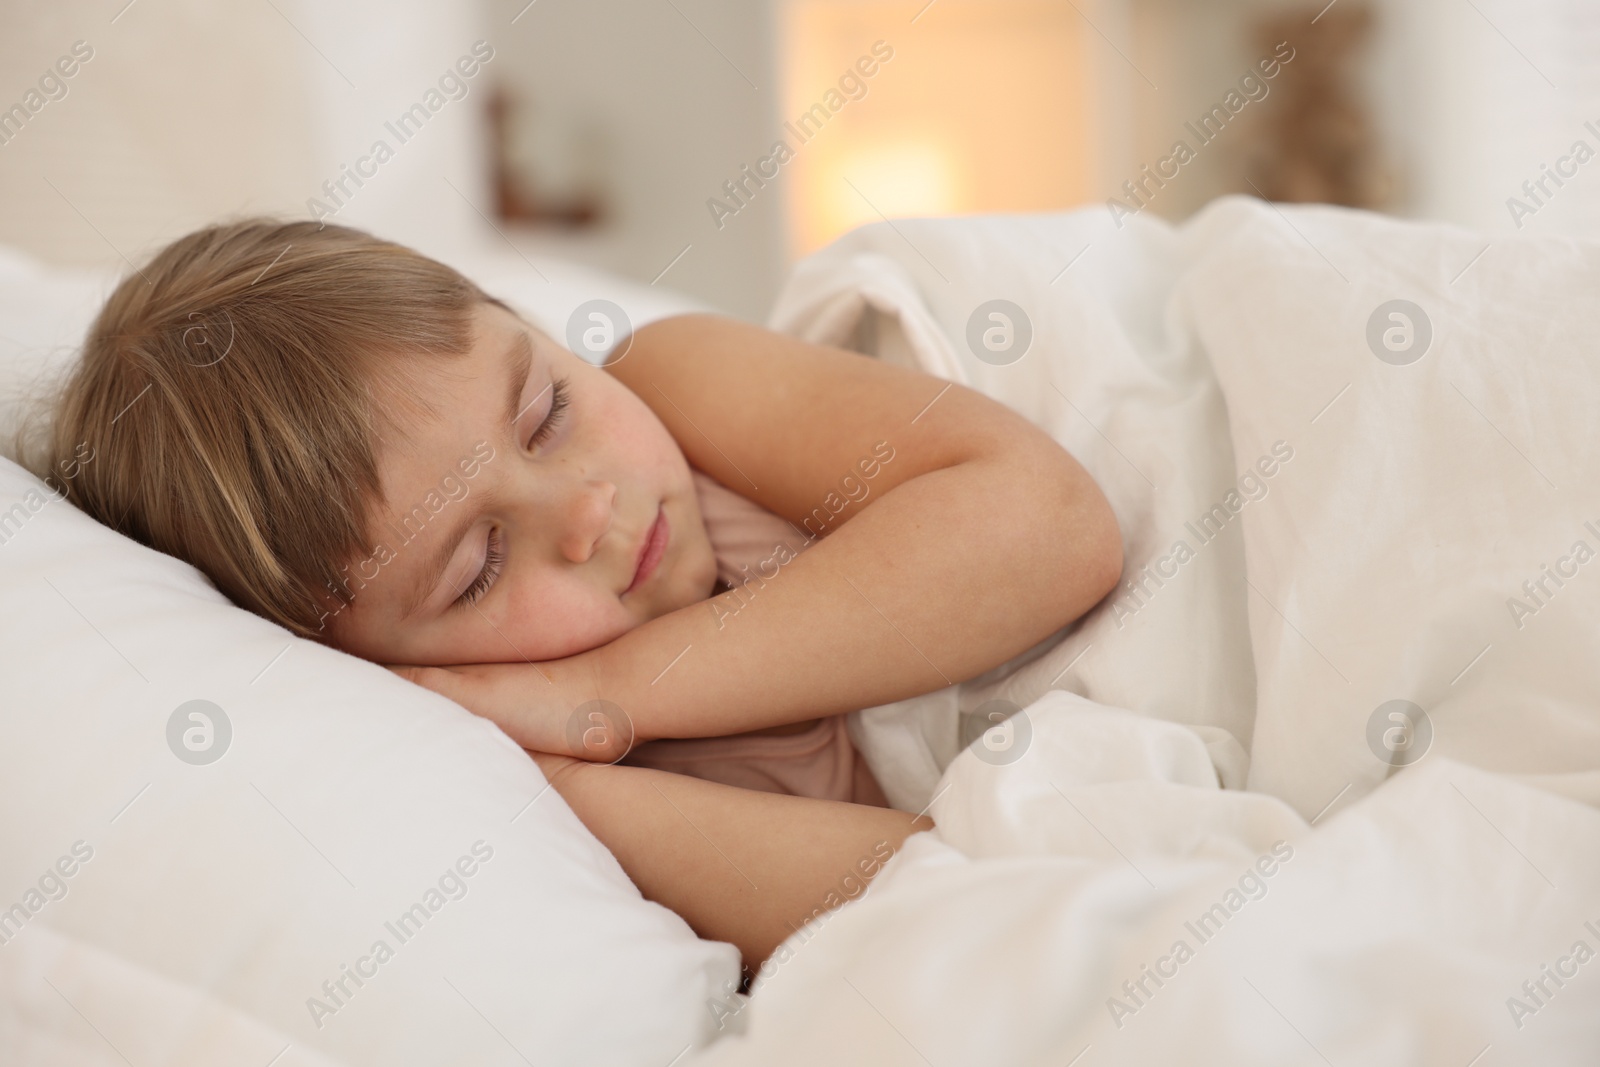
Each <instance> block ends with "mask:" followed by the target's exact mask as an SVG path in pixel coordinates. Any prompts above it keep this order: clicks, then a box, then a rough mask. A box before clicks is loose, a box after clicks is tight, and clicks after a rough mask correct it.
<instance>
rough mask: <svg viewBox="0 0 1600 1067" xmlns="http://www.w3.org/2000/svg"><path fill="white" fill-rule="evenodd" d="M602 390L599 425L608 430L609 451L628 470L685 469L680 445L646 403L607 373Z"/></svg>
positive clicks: (607, 445) (602, 374) (601, 372)
mask: <svg viewBox="0 0 1600 1067" xmlns="http://www.w3.org/2000/svg"><path fill="white" fill-rule="evenodd" d="M597 373H599V374H600V375H601V376H602V377H603V378H604V379H605V380H604V383H603V385H602V386H601V388H600V397H599V400H600V403H599V404H598V405H597V406H598V409H599V413H600V414H599V422H600V424H601V425H603V426H604V427H605V440H606V447H607V448H608V449H609V450H610V451H611V454H612V456H614V457H615V458H616V460H617V461H619V462H620V463H622V464H624V465H625V466H626V467H627V469H629V470H632V471H635V472H642V471H671V470H674V469H676V468H677V467H678V466H680V465H685V464H686V462H687V461H686V460H684V458H683V453H682V451H681V450H680V449H679V448H678V443H677V442H676V441H674V440H673V439H672V434H670V433H669V432H667V428H666V426H664V425H662V422H661V420H660V419H658V418H656V414H655V412H653V411H651V410H650V408H649V406H648V405H647V404H645V402H644V401H643V400H640V399H639V398H638V397H637V396H635V395H634V394H633V392H632V391H631V390H630V389H629V388H628V387H627V386H625V385H623V384H622V383H621V382H619V381H617V380H616V379H615V378H612V377H611V376H609V375H607V374H606V373H605V372H604V371H599V372H597Z"/></svg>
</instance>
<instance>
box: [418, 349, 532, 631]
mask: <svg viewBox="0 0 1600 1067" xmlns="http://www.w3.org/2000/svg"><path fill="white" fill-rule="evenodd" d="M503 358H504V361H505V363H506V364H508V365H509V367H510V373H509V375H508V380H507V384H508V390H507V397H506V416H505V428H506V431H507V432H508V433H509V432H510V430H511V427H512V426H513V425H514V424H515V423H516V421H517V419H518V418H519V417H520V416H521V415H522V412H523V410H526V409H523V408H521V407H520V402H521V400H522V393H523V390H525V389H526V388H527V387H528V376H529V375H530V374H532V373H533V344H532V342H531V341H530V340H529V338H528V332H527V331H526V330H520V331H518V333H517V336H516V339H515V340H513V341H512V342H511V345H510V347H508V348H507V349H506V353H505V356H504V357H503ZM541 395H542V394H541ZM478 514H479V513H478V511H477V509H473V510H471V511H468V512H467V513H466V514H464V515H462V516H461V517H460V518H459V519H458V520H456V523H455V525H454V526H452V527H451V528H450V533H449V534H448V535H447V536H446V537H445V538H444V539H442V540H441V541H440V542H439V544H438V546H437V547H436V548H434V550H433V552H432V553H430V554H429V555H428V556H427V557H425V558H424V559H423V562H422V565H421V566H420V567H419V568H418V569H417V581H416V583H415V585H413V586H412V588H411V591H410V592H409V593H407V594H406V598H405V600H404V601H403V602H402V604H401V606H400V619H401V621H404V620H406V619H408V618H410V617H411V616H412V615H414V614H416V611H417V609H418V608H420V607H421V606H422V604H423V601H425V600H427V599H428V597H429V596H430V595H431V594H432V593H433V591H434V590H435V589H437V588H438V586H439V581H440V579H441V578H443V577H444V572H445V569H446V568H447V567H449V566H450V560H451V559H453V558H454V557H455V554H456V549H457V548H459V547H460V545H461V539H462V538H463V537H465V536H466V535H467V531H468V530H470V529H472V526H473V524H474V523H476V522H477V521H478Z"/></svg>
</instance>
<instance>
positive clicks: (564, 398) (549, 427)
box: [528, 378, 572, 448]
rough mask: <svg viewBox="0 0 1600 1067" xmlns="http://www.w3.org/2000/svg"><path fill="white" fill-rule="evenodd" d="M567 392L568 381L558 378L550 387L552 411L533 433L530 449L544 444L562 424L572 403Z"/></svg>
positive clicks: (529, 444)
mask: <svg viewBox="0 0 1600 1067" xmlns="http://www.w3.org/2000/svg"><path fill="white" fill-rule="evenodd" d="M571 399H572V398H571V396H570V395H569V393H568V390H567V379H565V378H557V379H556V380H555V381H554V382H552V383H551V385H550V411H549V413H548V414H546V415H545V417H544V421H543V422H541V423H539V428H538V429H536V430H534V431H533V439H532V440H531V441H529V443H528V447H529V448H532V447H533V446H534V445H539V444H543V443H544V442H545V441H546V440H548V439H549V437H550V435H551V434H553V433H555V432H556V427H557V426H559V425H560V424H561V419H562V417H563V416H564V415H566V413H567V405H568V404H569V403H570V402H571Z"/></svg>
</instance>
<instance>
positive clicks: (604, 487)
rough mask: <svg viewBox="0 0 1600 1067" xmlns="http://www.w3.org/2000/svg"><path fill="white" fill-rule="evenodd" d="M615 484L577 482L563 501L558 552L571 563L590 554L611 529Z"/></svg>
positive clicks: (584, 558)
mask: <svg viewBox="0 0 1600 1067" xmlns="http://www.w3.org/2000/svg"><path fill="white" fill-rule="evenodd" d="M616 496H617V487H616V485H614V484H613V483H611V482H600V481H593V480H587V481H583V482H580V483H579V484H578V486H577V488H576V490H575V491H574V493H573V496H572V499H571V500H570V501H569V502H568V504H567V509H566V515H565V520H566V521H564V522H563V523H562V524H561V534H560V537H559V541H560V548H561V554H562V555H563V556H565V557H566V558H567V559H569V560H571V561H572V562H573V563H583V562H585V561H587V560H588V559H589V557H590V556H592V555H594V551H595V548H596V547H598V546H599V544H600V541H601V539H602V538H604V537H605V535H606V533H607V532H608V531H609V530H610V529H611V516H612V507H611V504H612V501H613V500H615V499H616Z"/></svg>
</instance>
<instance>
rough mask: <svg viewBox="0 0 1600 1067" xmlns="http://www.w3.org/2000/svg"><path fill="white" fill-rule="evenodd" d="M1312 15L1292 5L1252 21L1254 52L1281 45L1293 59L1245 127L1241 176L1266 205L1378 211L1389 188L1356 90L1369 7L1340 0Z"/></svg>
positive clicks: (1360, 0)
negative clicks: (1268, 102)
mask: <svg viewBox="0 0 1600 1067" xmlns="http://www.w3.org/2000/svg"><path fill="white" fill-rule="evenodd" d="M1319 3H1320V0H1319ZM1312 15H1313V12H1312V10H1311V9H1300V8H1296V9H1293V10H1292V11H1291V12H1289V13H1277V14H1273V15H1268V16H1264V17H1262V18H1261V19H1259V20H1258V21H1257V23H1256V28H1255V32H1254V38H1255V44H1256V48H1257V50H1258V51H1267V52H1270V51H1271V50H1272V48H1273V46H1274V45H1276V44H1277V43H1278V42H1280V41H1288V42H1289V43H1290V44H1291V45H1293V46H1294V48H1295V52H1296V57H1295V62H1294V63H1293V64H1292V65H1290V66H1286V67H1285V68H1284V71H1283V77H1282V78H1280V79H1279V81H1278V84H1277V85H1276V86H1274V95H1275V96H1277V97H1278V100H1277V102H1276V103H1275V104H1274V105H1272V106H1270V107H1268V108H1267V109H1266V111H1265V112H1264V113H1263V115H1262V118H1261V121H1260V122H1259V123H1258V124H1256V125H1255V126H1254V127H1253V128H1252V130H1251V133H1252V135H1253V136H1252V139H1251V143H1250V144H1249V146H1248V147H1247V148H1246V173H1247V174H1248V175H1249V178H1250V181H1251V182H1253V183H1254V185H1255V187H1256V189H1255V191H1257V192H1259V193H1260V194H1261V195H1263V196H1265V197H1266V198H1267V199H1269V200H1277V201H1283V202H1292V203H1323V204H1341V205H1344V206H1346V207H1358V208H1369V209H1382V208H1384V207H1387V206H1389V205H1390V204H1391V202H1392V201H1393V199H1394V196H1395V192H1396V189H1395V184H1396V183H1395V180H1394V177H1393V175H1392V174H1391V173H1390V172H1389V170H1388V169H1387V168H1386V166H1385V165H1384V163H1383V160H1382V158H1381V155H1380V151H1379V140H1378V135H1377V131H1376V130H1375V128H1374V125H1373V121H1372V117H1371V115H1370V114H1369V112H1368V109H1367V106H1366V104H1365V103H1364V102H1363V100H1362V98H1361V94H1360V92H1359V90H1358V89H1357V88H1356V84H1357V82H1358V80H1359V73H1358V72H1359V60H1360V57H1361V53H1362V51H1363V48H1364V46H1365V45H1366V43H1367V40H1368V37H1369V35H1370V33H1371V30H1372V24H1373V13H1372V7H1371V5H1370V4H1369V3H1368V2H1366V0H1343V2H1342V3H1335V4H1331V5H1329V6H1328V7H1326V8H1324V9H1322V11H1321V13H1320V14H1319V15H1316V16H1315V17H1314V18H1312ZM1308 20H1309V24H1308Z"/></svg>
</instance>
